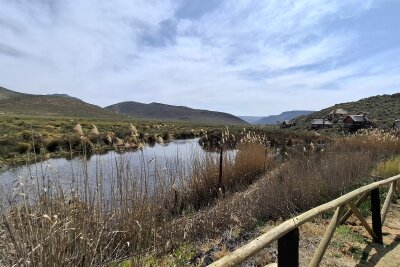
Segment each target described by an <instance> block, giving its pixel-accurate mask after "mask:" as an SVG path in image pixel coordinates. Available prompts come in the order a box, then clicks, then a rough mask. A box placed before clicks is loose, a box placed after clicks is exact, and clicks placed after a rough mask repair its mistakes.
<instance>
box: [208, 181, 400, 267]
mask: <svg viewBox="0 0 400 267" xmlns="http://www.w3.org/2000/svg"><path fill="white" fill-rule="evenodd" d="M399 179H400V175H396V176H393V177H391V178H388V179H385V180H382V181H378V182H374V183H371V184H369V185H366V186H363V187H361V188H358V189H356V190H354V191H352V192H350V193H348V194H346V195H343V196H341V197H339V198H337V199H335V200H332V201H330V202H328V203H325V204H323V205H321V206H318V207H316V208H313V209H311V210H309V211H307V212H305V213H302V214H300V215H299V216H297V217H294V218H291V219H289V220H287V221H285V222H283V223H281V224H280V225H278V226H277V227H275V228H273V229H272V230H270V231H268V232H267V233H265V234H263V235H261V236H259V237H257V238H256V239H254V240H252V241H251V242H249V243H248V244H246V245H244V246H243V247H241V248H239V249H237V250H235V251H233V252H232V253H230V254H228V255H226V256H225V257H223V258H221V259H219V260H218V261H216V262H214V263H212V264H210V265H209V267H219V266H238V265H239V264H240V263H242V262H244V261H245V260H246V259H248V258H250V257H251V256H253V255H254V254H256V253H257V252H260V251H261V250H262V249H263V248H265V247H266V246H268V245H269V244H271V243H272V242H274V241H278V266H279V267H281V266H285V267H291V266H299V226H301V225H303V224H304V223H306V222H309V221H311V220H312V219H313V218H315V217H317V216H319V215H321V214H323V213H325V212H328V211H330V210H335V213H334V215H333V218H332V220H331V222H330V223H329V225H328V227H327V229H326V232H325V234H324V237H323V238H322V240H321V242H320V244H319V246H318V248H317V250H316V251H315V253H314V256H313V258H312V260H311V262H310V264H309V266H312V267H314V266H319V264H320V263H321V260H322V258H323V256H324V254H325V251H326V249H327V247H328V245H329V243H330V241H331V239H332V236H333V234H334V232H335V229H336V227H337V226H339V225H340V224H343V223H344V222H345V221H346V220H347V219H348V218H349V217H350V216H351V215H352V214H354V215H355V216H356V217H357V218H358V219H359V220H360V222H361V224H362V226H364V227H365V229H366V230H367V231H368V233H369V234H370V235H371V237H372V238H373V241H374V242H376V243H382V225H383V223H384V222H385V218H386V214H387V212H388V210H389V206H390V203H391V199H392V197H393V194H394V192H395V191H396V189H398V188H397V187H396V182H397V181H398V180H399ZM386 185H389V191H388V194H387V196H386V199H385V202H384V203H383V206H382V209H381V206H380V195H379V189H380V187H382V186H386ZM399 185H400V183H399ZM369 196H370V200H371V212H372V227H371V226H370V225H369V224H368V223H367V221H366V220H365V219H364V217H363V216H362V215H361V212H360V210H359V208H358V207H359V206H360V205H361V204H362V203H363V202H365V201H366V200H367V199H368V197H369Z"/></svg>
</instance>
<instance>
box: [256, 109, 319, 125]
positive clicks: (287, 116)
mask: <svg viewBox="0 0 400 267" xmlns="http://www.w3.org/2000/svg"><path fill="white" fill-rule="evenodd" d="M313 112H315V111H310V110H293V111H285V112H282V113H281V114H279V115H271V116H268V117H264V118H262V119H260V120H258V121H256V122H254V123H253V124H279V123H281V122H283V121H285V120H293V119H294V118H297V117H299V116H304V115H309V114H311V113H313Z"/></svg>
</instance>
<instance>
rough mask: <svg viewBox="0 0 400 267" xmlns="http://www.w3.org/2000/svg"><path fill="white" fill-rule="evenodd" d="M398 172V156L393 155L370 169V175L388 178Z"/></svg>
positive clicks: (399, 162) (399, 168)
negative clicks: (393, 156)
mask: <svg viewBox="0 0 400 267" xmlns="http://www.w3.org/2000/svg"><path fill="white" fill-rule="evenodd" d="M398 174H400V157H399V156H398V157H395V158H393V159H390V160H388V161H385V162H381V163H379V164H378V166H377V167H376V168H375V169H374V170H373V171H372V175H375V176H383V177H384V178H389V177H392V176H395V175H398Z"/></svg>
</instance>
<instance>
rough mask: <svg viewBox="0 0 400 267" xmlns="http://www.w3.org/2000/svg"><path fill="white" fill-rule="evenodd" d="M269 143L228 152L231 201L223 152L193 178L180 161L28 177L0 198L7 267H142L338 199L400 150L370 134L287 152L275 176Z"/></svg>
mask: <svg viewBox="0 0 400 267" xmlns="http://www.w3.org/2000/svg"><path fill="white" fill-rule="evenodd" d="M260 141H261V142H260ZM262 143H265V139H264V138H263V137H257V136H256V135H248V136H247V137H246V136H245V137H244V140H242V142H241V144H239V147H238V148H237V151H236V154H234V153H231V154H229V153H228V152H226V153H225V154H224V158H223V159H224V160H223V185H224V187H225V189H226V194H224V195H221V194H220V191H219V188H218V178H219V160H218V157H216V156H215V155H214V156H212V155H209V156H208V157H205V158H198V157H195V156H193V158H192V172H190V171H189V170H188V168H187V167H186V166H183V165H182V164H180V163H179V160H176V161H172V162H169V164H166V165H164V166H159V168H154V169H153V170H150V169H146V167H145V166H146V165H145V163H146V162H147V160H148V159H146V158H142V163H143V164H142V165H141V166H142V167H141V169H142V170H141V172H140V173H139V174H138V173H135V172H134V171H133V170H132V167H131V166H130V164H129V162H128V161H125V160H124V159H121V160H120V161H118V162H115V164H114V166H113V168H115V169H116V170H117V171H116V175H113V176H111V177H109V176H107V175H104V174H102V173H101V171H100V170H99V172H98V174H97V175H96V177H95V178H93V177H87V176H83V177H82V178H81V179H75V178H74V180H73V181H72V182H71V184H70V185H69V187H66V186H65V184H62V181H59V180H57V179H56V177H40V176H37V177H34V178H33V179H31V178H30V177H29V179H27V180H26V181H25V182H24V183H22V184H19V185H18V186H16V187H15V188H14V189H13V190H12V191H10V190H8V189H5V191H3V192H2V194H1V197H0V198H1V199H0V201H1V202H0V203H1V205H0V214H1V219H0V266H1V265H5V266H108V265H109V264H111V263H115V262H118V261H120V260H123V259H126V258H128V257H129V258H130V259H131V261H132V263H133V264H134V265H137V266H142V265H144V256H145V255H146V254H147V253H149V252H153V253H156V254H162V253H163V251H170V250H171V249H172V248H173V247H175V246H177V245H179V244H180V243H182V242H192V241H194V240H199V239H202V238H210V237H215V236H219V235H221V234H222V233H223V232H224V231H226V230H229V229H232V228H240V229H251V228H252V227H254V226H255V225H257V223H258V222H259V221H260V220H267V219H276V218H279V217H287V216H291V215H293V214H294V213H296V212H301V211H304V210H307V209H309V208H311V207H314V206H316V205H318V204H321V203H322V202H325V201H328V200H329V199H332V198H335V197H337V196H339V195H341V194H344V193H345V192H347V191H349V190H351V189H353V188H354V187H356V186H359V185H360V184H362V183H366V182H369V179H370V178H369V174H370V171H371V170H372V169H373V167H374V166H375V165H376V164H377V163H378V162H379V161H381V160H382V159H385V158H388V157H392V156H393V155H396V154H398V153H399V152H400V141H399V138H398V137H396V136H394V135H391V134H387V133H384V132H374V131H373V132H363V133H361V134H359V135H355V136H349V137H345V138H337V139H335V140H334V141H333V142H331V143H330V144H329V145H327V146H324V147H322V148H321V147H316V146H314V145H312V144H309V145H308V146H307V147H301V146H291V147H288V148H286V149H285V152H284V153H285V154H284V155H283V158H284V163H283V164H281V165H279V166H277V167H276V168H274V169H273V170H272V168H273V167H274V166H276V165H275V164H276V162H275V161H274V159H273V157H272V155H271V151H269V150H268V149H266V147H265V146H264V145H263V144H262ZM281 152H282V151H281ZM154 164H155V165H157V162H156V160H155V162H154ZM265 170H268V171H269V172H268V174H267V175H266V176H264V177H263V178H262V179H257V178H259V177H260V175H261V174H262V173H263V172H264V171H265ZM271 170H272V171H271ZM188 174H190V175H188ZM249 185H250V186H249ZM235 192H236V193H235Z"/></svg>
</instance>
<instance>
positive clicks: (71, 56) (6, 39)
mask: <svg viewBox="0 0 400 267" xmlns="http://www.w3.org/2000/svg"><path fill="white" fill-rule="evenodd" d="M182 1H184V0H180V1H173V0H169V1H156V0H151V1H149V0H147V1H145V0H141V1H129V0H117V1H106V0H101V1H95V0H87V1H73V2H71V1H63V0H57V1H56V0H54V1H46V0H41V1H39V0H38V1H27V0H20V1H7V0H0V5H1V6H2V9H0V34H1V36H2V38H1V40H0V60H1V62H2V64H1V66H0V84H1V85H3V86H7V87H9V88H10V89H15V90H18V89H20V90H23V91H26V92H33V93H55V92H66V93H69V94H71V95H74V96H77V97H80V98H82V99H84V100H86V101H89V102H94V103H96V104H100V105H108V104H113V103H115V102H118V101H125V100H134V101H143V102H153V101H157V102H165V103H169V104H177V105H187V106H191V107H197V108H209V109H214V110H221V111H227V112H231V113H234V114H238V115H239V114H244V115H246V114H248V115H250V114H254V115H267V114H270V113H278V112H281V111H285V110H290V109H319V108H323V107H325V106H326V105H330V104H334V103H335V102H343V101H346V100H354V98H357V97H365V96H368V95H373V94H377V93H382V92H385V91H384V90H385V88H387V91H393V90H394V89H393V88H395V87H396V85H398V84H399V81H400V80H399V76H398V75H397V73H398V71H399V70H400V64H396V63H392V64H391V71H387V61H389V60H390V59H391V58H393V57H394V56H395V55H396V56H397V55H398V54H399V52H398V50H395V49H394V50H393V49H392V50H387V51H382V52H380V53H375V54H362V53H361V52H360V53H358V54H357V53H354V52H358V51H359V48H360V47H362V46H365V45H368V43H361V40H362V38H361V37H363V38H364V40H368V41H374V40H369V39H368V35H369V32H368V29H364V28H361V27H358V26H354V27H353V26H352V24H351V23H352V21H353V20H356V19H357V18H360V17H362V16H363V15H364V14H367V13H370V12H374V10H375V9H377V8H379V5H380V4H382V3H384V2H385V1H379V2H378V1H372V0H371V1H361V0H349V1H328V0H309V1H294V0H291V1H289V0H288V1H280V0H271V1H256V0H253V1H252V0H246V1H223V2H222V3H221V4H219V5H215V6H214V5H213V6H212V7H213V9H211V8H210V7H207V8H206V9H205V10H207V12H205V13H204V14H203V13H202V14H201V15H196V16H193V17H191V16H190V15H189V14H188V15H187V16H184V18H183V19H181V18H179V17H177V16H176V14H177V12H178V10H179V9H180V5H181V4H182ZM185 1H189V0H185ZM209 9H211V10H209ZM191 12H193V10H192V11H191ZM165 21H170V22H172V23H170V24H169V27H170V29H169V30H170V31H169V32H168V33H167V32H163V30H164V28H163V27H162V25H163V23H164V22H165ZM342 22H343V23H344V27H339V26H338V27H333V26H332V25H335V24H336V23H338V24H340V23H342ZM346 23H347V24H346ZM175 26H176V29H175V28H174V27H175ZM167 34H168V35H169V36H164V35H167ZM393 34H394V32H393ZM149 36H154V37H155V38H154V41H153V43H152V44H149V43H148V42H146V38H149ZM156 37H157V38H156ZM163 38H169V40H170V41H169V42H159V43H157V40H158V39H160V40H161V39H163ZM356 54H357V57H356ZM22 76H23V77H24V78H23V79H21V77H22ZM363 88H364V89H363ZM374 88H375V89H374ZM306 96H307V97H306ZM315 99H318V101H314V100H315Z"/></svg>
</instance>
